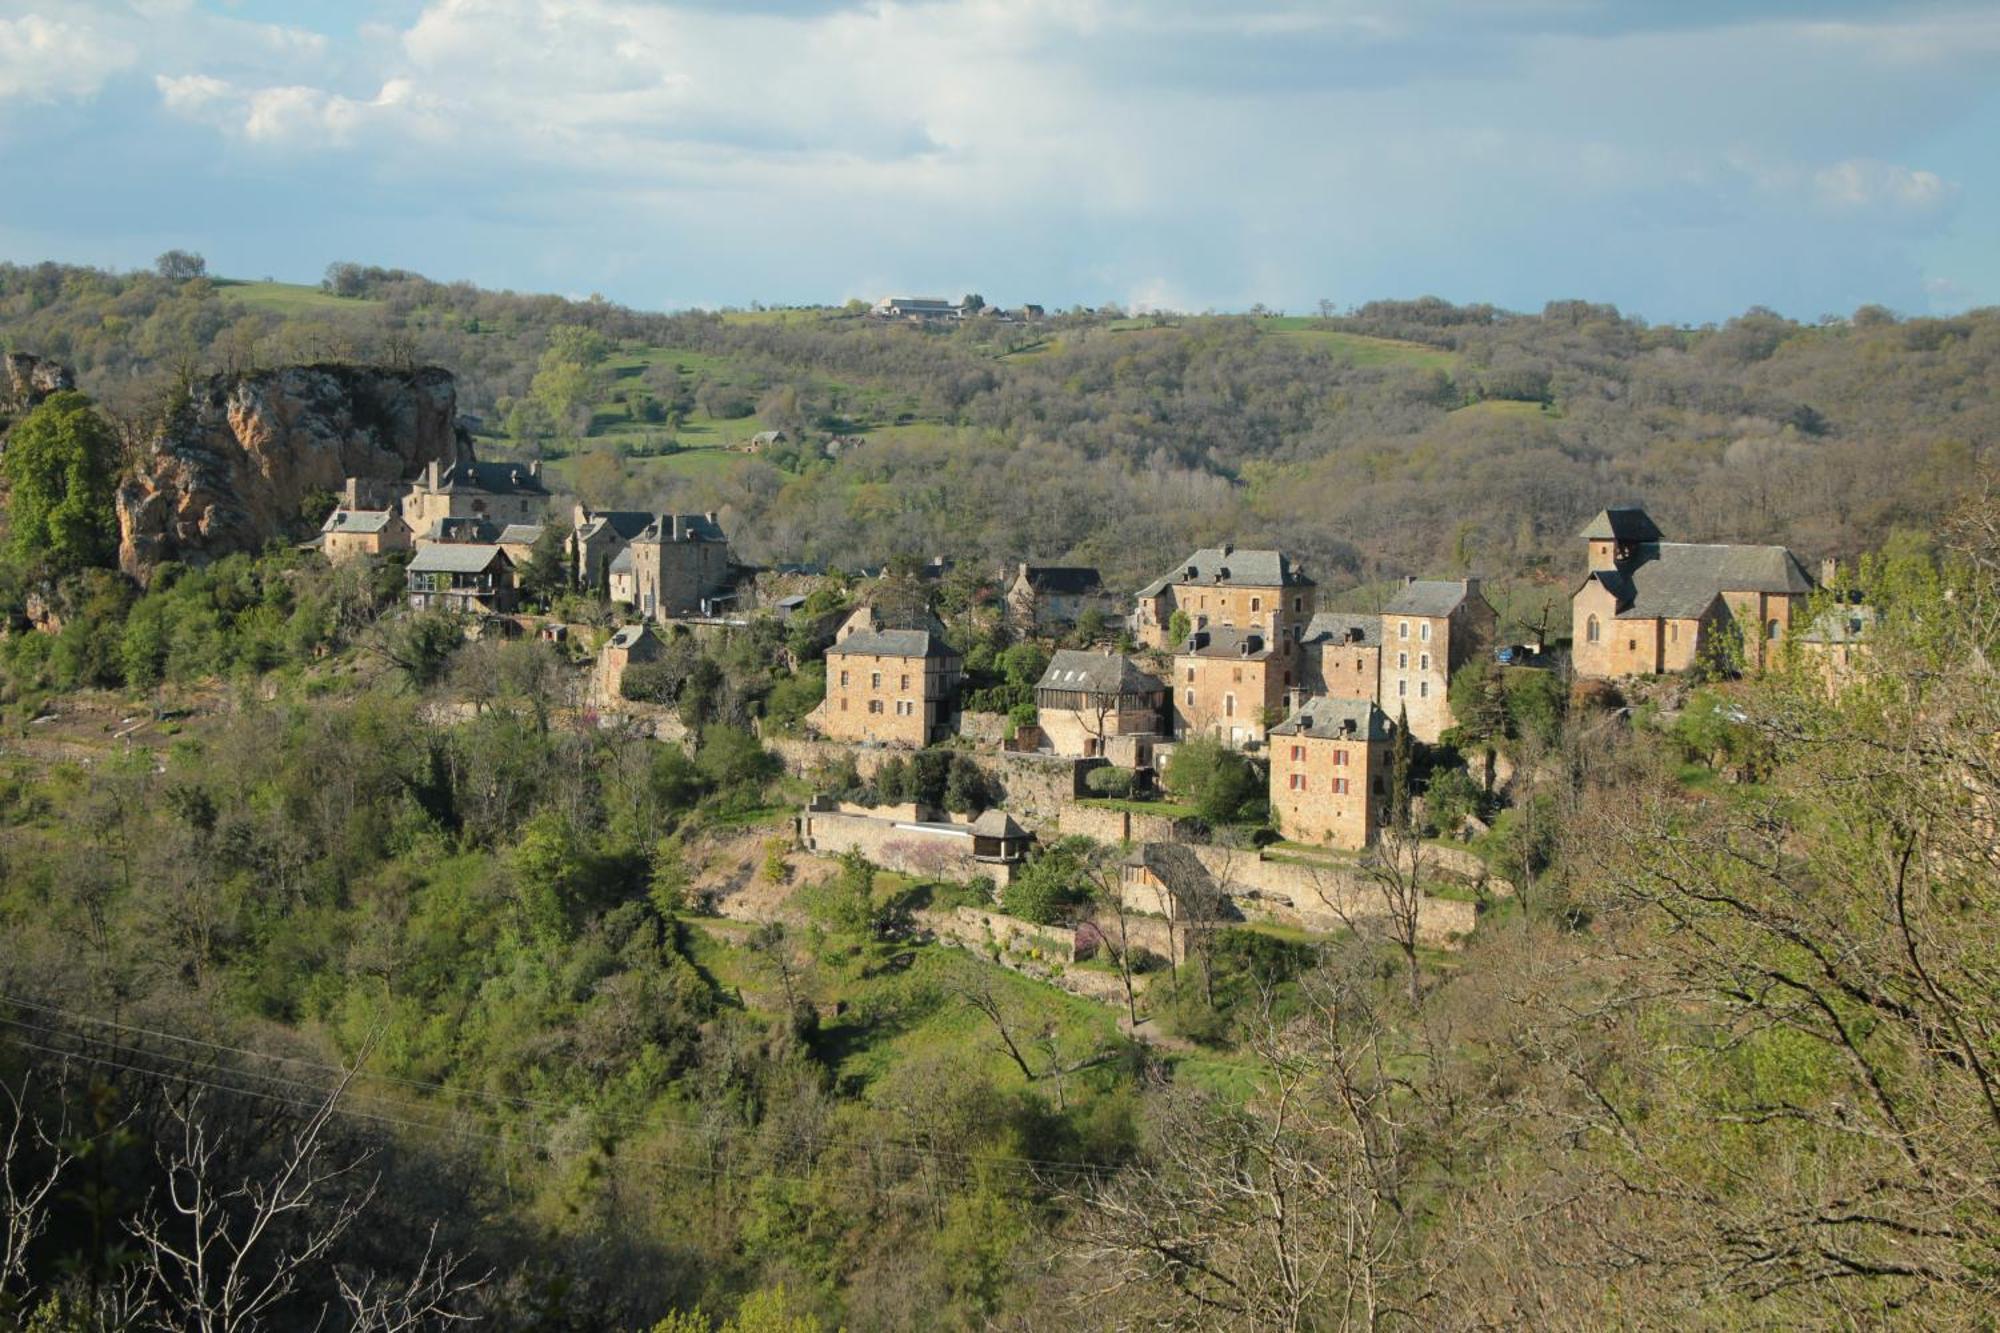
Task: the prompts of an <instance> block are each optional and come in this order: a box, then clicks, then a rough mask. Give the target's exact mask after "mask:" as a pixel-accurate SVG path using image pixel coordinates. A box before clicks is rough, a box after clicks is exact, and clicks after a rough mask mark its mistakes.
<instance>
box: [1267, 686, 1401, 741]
mask: <svg viewBox="0 0 2000 1333" xmlns="http://www.w3.org/2000/svg"><path fill="white" fill-rule="evenodd" d="M1348 722H1352V723H1353V724H1354V738H1355V739H1356V740H1363V739H1366V740H1371V741H1386V740H1388V739H1389V737H1390V735H1391V734H1392V733H1393V732H1394V730H1395V728H1394V727H1392V726H1391V725H1390V723H1389V715H1388V714H1387V713H1384V712H1383V711H1382V709H1381V707H1380V705H1378V704H1376V702H1375V701H1374V700H1372V699H1333V698H1327V697H1324V696H1322V697H1319V698H1313V699H1308V700H1306V701H1305V703H1303V704H1301V705H1300V706H1299V711H1298V712H1296V713H1294V714H1292V715H1291V716H1290V717H1288V718H1286V719H1285V720H1284V721H1283V722H1280V723H1279V724H1278V725H1277V726H1275V727H1272V728H1271V734H1272V735H1273V736H1338V735H1340V734H1341V726H1342V724H1344V723H1348Z"/></svg>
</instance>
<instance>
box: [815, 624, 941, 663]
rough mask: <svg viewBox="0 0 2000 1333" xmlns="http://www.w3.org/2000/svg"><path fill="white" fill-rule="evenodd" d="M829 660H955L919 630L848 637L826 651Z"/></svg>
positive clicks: (932, 637)
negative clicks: (947, 658)
mask: <svg viewBox="0 0 2000 1333" xmlns="http://www.w3.org/2000/svg"><path fill="white" fill-rule="evenodd" d="M826 655H827V656H828V657H844V656H860V657H927V658H928V657H937V658H945V657H957V656H958V654H957V653H956V652H954V651H953V650H952V648H951V645H950V644H947V643H946V642H945V641H944V640H943V639H941V638H939V637H938V636H937V635H935V634H932V633H931V632H930V631H928V630H921V629H875V630H861V631H860V632H858V633H855V634H850V635H848V636H847V637H846V638H844V639H842V640H841V641H840V642H839V643H836V644H834V645H833V647H831V648H829V649H827V650H826Z"/></svg>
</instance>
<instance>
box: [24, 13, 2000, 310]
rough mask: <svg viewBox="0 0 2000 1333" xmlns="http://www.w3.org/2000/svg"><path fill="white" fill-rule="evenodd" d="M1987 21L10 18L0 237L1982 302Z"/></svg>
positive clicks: (1459, 289) (1800, 305) (591, 280)
mask: <svg viewBox="0 0 2000 1333" xmlns="http://www.w3.org/2000/svg"><path fill="white" fill-rule="evenodd" d="M1996 143H2000V5H1995V4H1992V3H1987V4H1984V5H1931V4H1885V3H1877V4H1860V3H1839V2H1838V0H1825V2H1823V3H1803V2H1802V0H1735V2H1730V0H1679V2H1678V3H1676V2H1673V0H1621V2H1617V3H1613V2H1611V0H1478V2H1476V3H1468V2H1460V3H1449V2H1447V0H1328V2H1326V3H1304V2H1303V0H1297V2H1293V0H1229V2H1227V3H1223V2H1220V0H966V2H965V3H952V2H947V0H934V2H931V3H903V2H901V0H868V2H867V3H860V4H850V3H840V2H838V0H673V2H669V0H659V2H657V3H655V2H652V0H0V201H4V202H0V258H6V259H12V260H15V261H28V260H35V259H42V258H53V259H62V260H68V261H74V262H86V263H95V264H103V265H109V266H112V267H121V268H123V267H136V266H140V265H143V264H146V263H147V262H149V261H150V259H151V258H152V256H153V255H155V254H156V253H158V252H159V251H161V250H164V249H166V248H169V247H172V246H180V247H186V248H190V249H195V250H199V251H201V252H202V253H203V254H205V255H206V256H207V257H208V259H209V263H210V267H211V269H212V270H213V271H216V272H219V273H223V274H228V275H232V276H248V277H262V276H267V275H268V276H275V277H279V278H284V279H291V280H302V281H311V280H314V279H316V278H317V277H318V276H319V274H320V273H321V272H322V271H323V270H324V268H325V266H326V265H327V264H328V263H329V262H331V261H334V260H341V259H353V260H360V261H364V262H370V263H379V264H386V265H394V266H399V267H404V268H412V269H417V270H419V271H422V272H424V273H426V274H429V275H431V276H432V277H437V278H445V279H450V278H469V279H471V280H473V281H476V282H479V283H482V284H485V285H489V286H504V287H512V288H515V289H517V290H538V291H557V292H563V293H567V294H571V295H583V294H586V293H589V292H601V293H603V294H604V295H606V296H608V297H610V298H612V299H614V300H618V301H623V302H625V303H628V304H631V305H635V306H640V307H644V308H653V309H658V308H679V307H683V306H689V305H719V304H738V305H742V304H748V303H749V302H751V301H757V300H761V301H765V302H771V303H781V302H803V301H838V300H843V299H846V298H848V297H852V296H860V297H868V298H872V297H875V296H878V295H882V294H885V293H889V292H892V291H893V292H896V293H902V294H943V295H952V296H955V295H958V294H959V293H962V292H965V291H972V290H976V291H979V292H982V293H983V294H985V295H986V296H987V297H988V298H989V299H993V300H998V301H1003V302H1020V301H1040V302H1042V303H1044V304H1049V305H1059V306H1067V305H1070V304H1074V303H1083V304H1092V305H1094V304H1100V303H1103V302H1108V301H1116V302H1119V303H1121V304H1125V305H1130V306H1142V307H1143V306H1152V307H1168V308H1175V309H1188V310H1200V309H1205V308H1216V309H1241V308H1245V307H1247V306H1249V305H1250V304H1252V303H1253V302H1259V301H1261V302H1263V303H1265V304H1267V305H1270V306H1273V307H1277V308H1283V309H1289V310H1295V311H1304V310H1310V309H1312V308H1314V307H1315V306H1316V304H1317V303H1318V302H1319V301H1320V300H1321V299H1322V298H1324V299H1329V300H1332V301H1333V302H1335V303H1336V304H1338V305H1348V304H1356V303H1359V302H1362V301H1366V300H1370V299H1374V298H1377V297H1395V296H1415V295H1420V294H1424V293H1431V294H1435V295H1439V296H1444V297H1448V298H1450V299H1453V300H1458V301H1475V300H1483V301H1492V302H1496V303H1499V304H1502V305H1506V306H1510V307H1514V308H1519V309H1535V308H1539V306H1540V305H1541V303H1542V302H1543V301H1545V300H1549V299H1557V298H1571V297H1581V298H1586V299H1590V300H1598V301H1611V302H1616V303H1617V304H1618V305H1620V306H1621V307H1623V308H1625V309H1626V310H1629V311H1633V312H1636V313H1639V314H1642V315H1645V316H1647V317H1648V318H1651V319H1655V320H1672V321H1685V322H1695V323H1699V322H1703V321H1708V320H1719V319H1722V318H1726V317H1727V316H1728V315H1730V314H1733V313H1736V312H1739V311H1741V310H1743V309H1744V308H1746V307H1748V306H1751V305H1753V304H1762V305H1768V306H1772V307H1774V308H1776V309H1779V310H1781V311H1783V312H1785V313H1787V314H1790V315H1794V316H1797V317H1800V318H1805V319H1811V318H1816V317H1818V316H1820V315H1822V314H1828V313H1845V312H1848V311H1851V310H1853V309H1854V308H1855V307H1856V306H1858V305H1861V304H1863V303H1867V302H1880V303H1882V304H1886V305H1888V306H1891V307H1893V308H1895V309H1897V310H1900V311H1903V312H1905V313H1910V314H1924V313H1934V312H1950V311H1956V310H1961V309H1965V308H1967V307H1970V306H1977V305H1987V304H2000V245H1996V244H1995V241H1996V239H1997V238H2000V153H1996V151H1995V144H1996Z"/></svg>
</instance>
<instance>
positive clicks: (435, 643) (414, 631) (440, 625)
mask: <svg viewBox="0 0 2000 1333" xmlns="http://www.w3.org/2000/svg"><path fill="white" fill-rule="evenodd" d="M464 644H465V627H464V625H463V623H462V622H461V621H460V620H459V618H458V617H457V616H455V615H453V614H452V613H451V612H449V611H419V612H417V613H416V614H414V615H410V616H405V617H404V618H403V619H401V620H399V621H397V622H396V623H395V624H394V625H392V626H390V628H389V632H388V634H387V635H386V636H385V639H384V642H383V649H382V651H383V655H384V656H386V657H387V658H388V659H389V661H390V662H391V663H392V664H393V665H394V666H395V667H396V669H397V670H399V671H401V672H402V673H403V677H404V679H405V680H407V681H408V682H409V683H410V684H412V685H414V686H416V687H417V688H418V689H427V688H429V687H430V686H432V685H435V684H437V682H438V681H440V680H442V679H444V673H445V667H446V665H447V664H448V663H449V662H450V661H451V655H452V654H453V653H455V652H457V651H458V650H459V649H460V648H461V647H463V646H464Z"/></svg>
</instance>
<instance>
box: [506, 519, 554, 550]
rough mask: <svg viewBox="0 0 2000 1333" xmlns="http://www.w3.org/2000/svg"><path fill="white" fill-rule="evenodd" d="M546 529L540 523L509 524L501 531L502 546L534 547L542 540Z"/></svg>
mask: <svg viewBox="0 0 2000 1333" xmlns="http://www.w3.org/2000/svg"><path fill="white" fill-rule="evenodd" d="M543 530H544V528H543V525H542V524H540V523H509V524H508V525H507V526H506V527H504V528H502V529H500V537H499V544H500V545H501V546H533V545H534V544H535V543H536V542H538V541H540V540H541V539H542V532H543Z"/></svg>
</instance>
